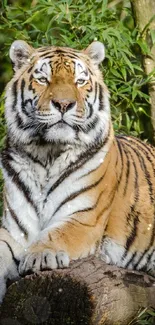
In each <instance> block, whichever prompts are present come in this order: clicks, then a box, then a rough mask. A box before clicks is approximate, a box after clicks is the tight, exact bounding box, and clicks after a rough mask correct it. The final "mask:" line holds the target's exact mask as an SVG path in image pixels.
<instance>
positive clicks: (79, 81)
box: [77, 79, 86, 85]
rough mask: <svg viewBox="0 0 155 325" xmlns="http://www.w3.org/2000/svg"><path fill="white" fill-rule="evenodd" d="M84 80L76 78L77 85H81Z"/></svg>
mask: <svg viewBox="0 0 155 325" xmlns="http://www.w3.org/2000/svg"><path fill="white" fill-rule="evenodd" d="M85 82H86V80H84V79H78V80H77V84H79V85H83V84H84V83H85Z"/></svg>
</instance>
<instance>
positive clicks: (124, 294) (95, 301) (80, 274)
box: [0, 257, 155, 325]
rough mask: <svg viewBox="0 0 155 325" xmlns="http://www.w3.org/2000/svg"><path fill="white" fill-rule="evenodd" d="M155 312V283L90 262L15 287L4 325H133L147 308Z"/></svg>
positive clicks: (3, 309)
mask: <svg viewBox="0 0 155 325" xmlns="http://www.w3.org/2000/svg"><path fill="white" fill-rule="evenodd" d="M150 306H152V307H153V308H155V279H154V278H152V277H151V276H148V275H146V274H144V273H139V272H136V271H129V270H125V269H121V268H117V267H116V266H110V265H106V264H105V263H104V262H103V261H101V260H99V259H97V258H94V257H89V258H87V259H83V260H79V261H76V262H74V263H71V267H70V268H68V269H64V270H56V271H44V272H39V273H38V274H33V275H28V276H26V277H25V278H22V279H20V280H19V281H18V282H15V283H13V284H12V285H11V286H10V287H9V288H8V291H7V294H6V296H5V299H4V301H3V304H2V306H1V312H0V324H1V325H28V324H44V325H102V324H104V325H105V324H106V325H116V324H117V325H118V323H119V325H127V324H128V323H129V321H130V320H131V319H132V318H133V317H134V316H135V314H136V313H137V312H138V311H139V309H140V308H141V307H144V308H145V307H150Z"/></svg>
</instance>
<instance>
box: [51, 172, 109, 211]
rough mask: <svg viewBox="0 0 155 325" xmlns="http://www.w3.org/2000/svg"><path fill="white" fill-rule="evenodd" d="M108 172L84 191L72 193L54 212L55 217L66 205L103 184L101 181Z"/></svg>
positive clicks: (84, 188)
mask: <svg viewBox="0 0 155 325" xmlns="http://www.w3.org/2000/svg"><path fill="white" fill-rule="evenodd" d="M105 174H106V172H105V173H104V174H103V175H102V176H101V177H100V178H99V179H98V180H97V181H96V182H95V183H93V184H91V185H89V186H86V187H83V188H82V189H80V190H78V191H76V192H74V193H72V194H71V195H69V196H68V197H67V198H66V199H65V200H63V201H62V202H61V203H60V205H59V206H58V207H57V208H56V210H55V211H54V212H53V215H54V214H55V213H57V212H58V211H59V210H60V208H61V207H62V206H63V205H65V204H66V203H68V202H70V201H72V200H73V199H75V198H76V197H77V196H79V195H81V194H82V193H84V192H87V191H89V190H91V189H92V188H94V187H96V186H97V185H98V184H100V183H101V181H102V180H103V178H104V176H105Z"/></svg>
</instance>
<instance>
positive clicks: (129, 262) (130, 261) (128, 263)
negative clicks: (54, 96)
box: [122, 252, 137, 269]
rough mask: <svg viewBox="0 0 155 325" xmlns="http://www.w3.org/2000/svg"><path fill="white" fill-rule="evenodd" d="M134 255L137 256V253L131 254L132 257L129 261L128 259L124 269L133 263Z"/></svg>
mask: <svg viewBox="0 0 155 325" xmlns="http://www.w3.org/2000/svg"><path fill="white" fill-rule="evenodd" d="M136 255H137V253H136V252H135V253H132V256H131V257H130V259H129V261H128V262H127V263H126V264H125V266H124V267H125V268H126V269H127V268H128V266H129V265H130V264H131V263H132V262H133V261H134V258H135V257H136ZM123 259H124V255H123V257H122V260H123Z"/></svg>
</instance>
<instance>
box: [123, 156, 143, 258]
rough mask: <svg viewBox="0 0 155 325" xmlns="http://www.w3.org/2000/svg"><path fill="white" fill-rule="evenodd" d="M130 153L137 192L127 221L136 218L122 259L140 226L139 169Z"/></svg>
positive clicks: (129, 222) (129, 221)
mask: <svg viewBox="0 0 155 325" xmlns="http://www.w3.org/2000/svg"><path fill="white" fill-rule="evenodd" d="M129 154H130V156H131V160H132V163H133V166H134V171H135V178H134V180H135V184H134V190H135V193H134V203H133V204H132V205H131V207H130V213H129V214H128V215H127V222H128V224H129V225H130V224H131V221H132V220H133V218H134V220H133V225H132V229H131V233H130V235H129V236H128V238H127V241H126V246H125V247H126V251H125V253H124V255H123V257H122V259H124V258H125V257H126V256H127V253H128V250H129V248H130V247H131V245H132V244H133V242H134V239H135V237H136V236H137V230H138V229H137V226H138V222H139V219H138V212H136V211H135V208H136V203H137V201H138V198H139V185H138V171H137V167H136V164H135V161H134V158H133V155H132V153H131V152H130V151H129Z"/></svg>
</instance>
